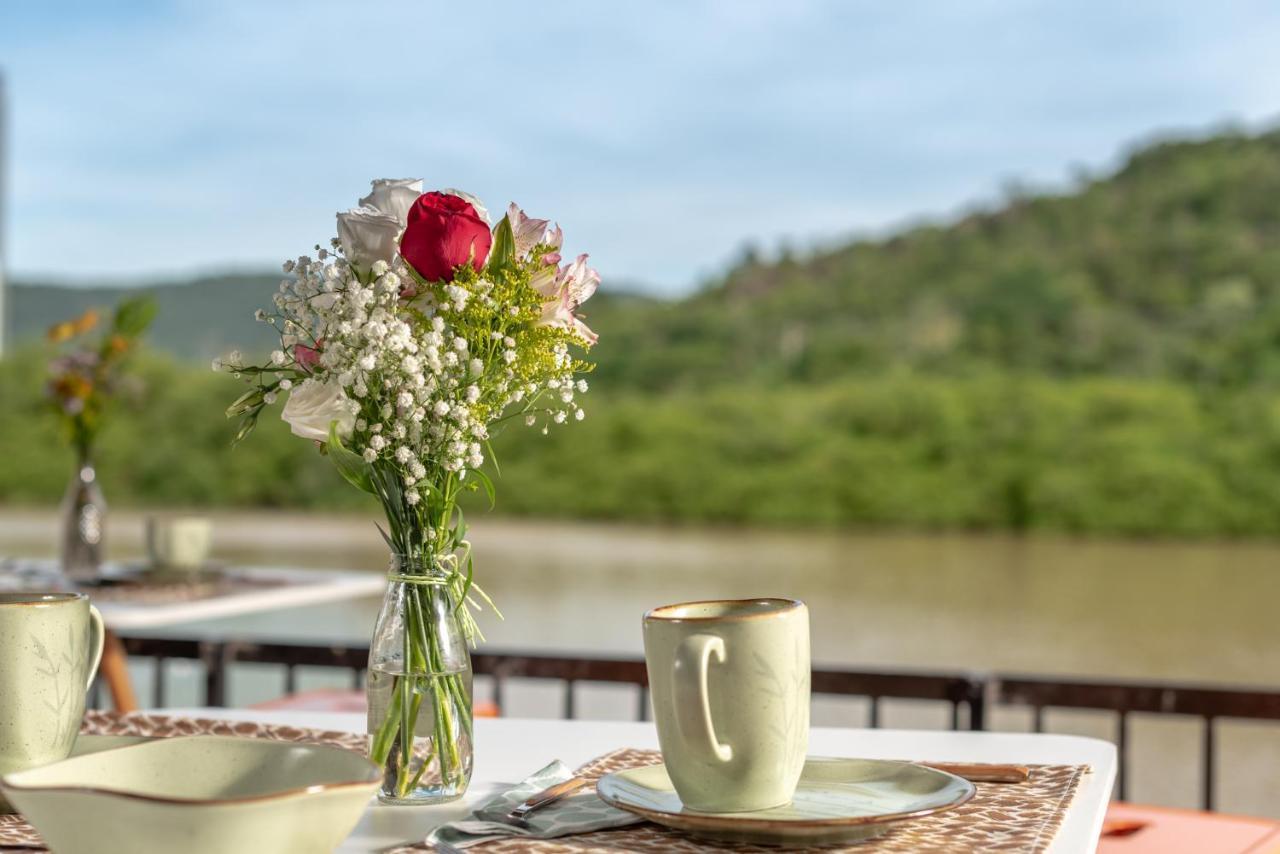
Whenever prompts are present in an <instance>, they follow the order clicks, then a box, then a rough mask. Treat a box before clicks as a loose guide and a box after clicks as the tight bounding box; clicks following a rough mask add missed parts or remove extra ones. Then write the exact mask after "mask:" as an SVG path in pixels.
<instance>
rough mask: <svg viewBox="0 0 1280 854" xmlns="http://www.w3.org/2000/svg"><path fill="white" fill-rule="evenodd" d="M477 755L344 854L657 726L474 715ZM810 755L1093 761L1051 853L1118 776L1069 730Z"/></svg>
mask: <svg viewBox="0 0 1280 854" xmlns="http://www.w3.org/2000/svg"><path fill="white" fill-rule="evenodd" d="M158 713H162V714H169V715H186V716H190V717H202V718H214V719H221V720H256V721H264V722H267V723H278V724H290V725H293V726H299V727H311V728H315V729H327V730H338V731H347V732H364V730H365V720H364V716H363V715H351V714H336V713H326V712H268V711H261V710H254V709H163V710H158ZM475 740H476V756H475V770H474V773H473V775H472V783H471V789H470V790H469V791H468V792H467V795H466V797H464V798H463V799H461V800H459V801H455V802H454V803H452V804H445V805H443V806H439V807H384V806H379V805H377V804H370V806H369V808H368V810H366V811H365V814H364V817H363V818H362V819H361V820H360V824H359V825H358V826H357V827H356V829H355V831H354V832H353V833H352V834H351V836H350V837H348V839H347V841H346V842H345V843H344V844H343V845H342V847H340V848H339V849H338V851H339V852H342V854H357V852H359V854H368V852H373V851H379V850H382V849H384V848H387V847H389V846H391V845H394V844H395V843H398V842H405V841H409V840H421V839H422V838H423V837H425V836H426V834H427V832H428V831H430V830H431V828H433V827H435V826H436V825H439V824H443V823H444V822H447V821H452V820H454V819H458V818H462V817H464V816H465V815H467V814H468V813H469V812H471V810H473V809H474V808H475V807H476V806H477V805H478V804H479V803H480V802H482V801H484V800H486V799H488V798H490V797H492V796H493V795H494V794H495V793H496V792H498V791H500V790H501V789H503V788H505V787H506V786H509V785H510V784H512V783H515V782H518V781H519V780H521V779H523V778H524V777H526V776H528V775H529V774H531V773H532V772H534V771H536V770H538V769H539V768H541V767H543V766H544V765H546V764H547V763H548V762H550V761H551V760H553V759H561V760H563V761H564V762H565V763H566V764H568V765H569V766H570V767H574V766H577V765H580V764H582V763H584V762H586V761H588V760H590V759H593V758H595V757H596V756H599V755H601V754H603V753H608V752H609V751H611V750H615V749H617V748H619V747H647V748H656V747H657V746H658V740H657V733H656V732H655V731H654V728H653V725H652V724H647V723H620V722H612V721H609V722H604V721H562V720H520V719H515V718H477V719H476V722H475ZM809 752H810V753H811V754H813V755H818V756H823V755H825V756H865V757H869V758H878V759H903V758H913V759H914V758H919V759H926V758H927V759H931V760H937V761H951V762H1013V763H1025V764H1088V765H1090V766H1091V767H1092V768H1093V773H1092V774H1088V775H1086V776H1085V777H1084V778H1083V780H1082V781H1081V784H1080V788H1079V789H1078V790H1077V792H1076V795H1075V798H1074V799H1073V801H1072V803H1071V807H1070V808H1069V809H1068V811H1067V815H1066V818H1065V819H1064V821H1063V824H1062V829H1061V831H1060V832H1059V833H1058V836H1057V838H1056V839H1055V840H1054V844H1053V847H1052V849H1051V850H1052V851H1054V852H1058V854H1082V852H1083V853H1084V854H1087V852H1092V851H1094V850H1095V849H1096V848H1097V844H1098V835H1099V833H1100V832H1101V830H1102V819H1103V816H1104V815H1105V813H1106V810H1107V803H1108V802H1109V800H1110V798H1111V787H1112V784H1113V783H1114V782H1115V776H1116V750H1115V747H1114V746H1113V745H1112V744H1110V743H1109V742H1105V741H1100V740H1098V739H1093V738H1082V737H1079V736H1071V735H1032V734H1028V733H996V732H934V731H923V730H909V731H908V730H867V729H831V728H822V727H819V728H815V729H814V730H813V731H812V733H811V734H810V738H809Z"/></svg>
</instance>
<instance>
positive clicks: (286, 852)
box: [0, 735, 380, 854]
mask: <svg viewBox="0 0 1280 854" xmlns="http://www.w3.org/2000/svg"><path fill="white" fill-rule="evenodd" d="M379 779H380V774H379V771H378V769H377V767H376V766H375V765H373V764H372V763H371V762H369V761H368V760H367V759H365V758H364V757H363V756H360V755H358V754H355V753H352V752H351V751H349V750H342V749H341V748H337V747H325V746H322V745H315V744H297V743H293V742H283V741H265V740H262V739H251V738H232V737H226V736H215V735H200V736H189V737H184V738H165V739H158V740H155V741H149V742H145V743H142V744H135V745H132V746H126V747H118V748H115V749H109V750H103V751H101V752H98V753H92V754H88V755H83V756H74V757H72V758H70V759H64V760H63V761H61V762H55V763H53V764H52V765H45V766H43V767H41V768H33V769H30V770H27V771H19V772H17V773H14V774H9V775H7V776H5V777H4V778H2V779H0V788H2V789H3V790H4V793H5V795H6V796H7V797H8V799H9V801H10V802H11V803H12V804H13V806H14V807H15V808H17V810H18V811H19V812H21V813H22V814H23V815H24V816H25V817H26V818H27V820H28V821H30V822H31V824H32V825H34V826H35V828H36V830H38V831H39V832H40V834H41V836H43V837H44V839H45V841H46V842H47V843H48V844H49V847H50V848H52V849H53V850H54V851H57V852H58V854H173V852H181V854H244V852H246V851H272V852H279V854H315V852H320V851H332V850H333V849H334V848H335V847H337V846H338V844H339V843H341V842H342V840H343V839H345V838H346V836H347V834H349V833H350V832H351V829H352V828H353V827H355V824H356V822H357V821H359V819H360V814H361V813H362V812H363V811H364V808H365V805H366V804H367V803H368V801H369V798H370V797H372V796H373V793H374V791H375V790H376V789H377V787H378V782H379Z"/></svg>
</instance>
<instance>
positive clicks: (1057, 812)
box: [0, 711, 1089, 854]
mask: <svg viewBox="0 0 1280 854" xmlns="http://www.w3.org/2000/svg"><path fill="white" fill-rule="evenodd" d="M80 731H81V732H83V733H87V734H91V735H141V736H149V737H153V738H168V737H172V736H179V735H237V736H243V737H248V738H267V739H273V740H275V741H307V742H315V743H319V744H330V745H333V746H335V747H343V748H346V749H348V750H352V751H355V752H357V753H363V752H364V751H365V746H366V742H367V739H366V736H364V735H361V734H356V733H349V732H336V731H324V730H314V729H303V728H300V727H291V726H281V725H278V724H264V723H255V722H248V721H237V722H230V721H211V720H200V719H195V718H175V717H169V716H166V715H154V714H145V713H133V714H128V715H120V714H117V713H114V712H101V711H90V712H88V713H86V715H85V721H84V725H83V726H82V727H81V730H80ZM660 761H661V755H660V754H659V753H658V752H657V751H655V750H636V749H631V748H626V749H622V750H616V751H614V752H612V753H608V754H606V755H604V756H601V757H599V758H597V759H594V760H592V761H591V762H589V763H587V764H586V765H584V766H582V767H581V768H580V769H579V770H578V773H580V774H582V775H584V776H586V777H588V778H591V779H598V778H599V777H601V776H603V775H604V774H607V773H609V772H611V771H619V770H622V769H624V768H638V767H640V766H642V765H653V764H655V763H657V762H660ZM1029 767H1030V770H1031V777H1030V779H1029V780H1028V781H1027V782H1026V783H1021V784H1008V783H1004V784H1002V783H978V784H976V785H977V787H978V794H977V796H976V797H974V799H973V800H971V801H970V802H969V803H967V804H965V805H964V806H961V807H958V808H956V809H954V810H950V811H948V812H944V813H941V814H939V815H936V816H931V817H928V818H923V819H920V820H918V821H914V822H907V823H904V824H903V825H902V826H901V827H899V828H897V829H895V830H892V831H890V832H889V833H887V834H886V835H884V836H882V837H879V838H877V839H873V840H870V841H867V842H863V843H861V844H859V845H856V846H849V847H844V848H841V847H834V848H831V847H829V848H824V849H822V850H824V851H828V852H832V851H850V852H856V854H943V852H946V854H968V853H969V852H973V854H976V853H977V852H986V851H1003V852H1025V854H1035V852H1040V851H1044V850H1046V849H1047V848H1048V847H1049V843H1050V842H1051V841H1052V840H1053V837H1054V834H1056V833H1057V831H1058V828H1059V827H1060V826H1061V824H1062V819H1063V816H1064V815H1065V814H1066V811H1067V807H1068V806H1070V804H1071V799H1072V797H1073V796H1074V795H1075V792H1076V789H1077V787H1078V786H1079V784H1080V778H1081V776H1082V775H1083V774H1086V773H1088V771H1089V768H1088V766H1085V765H1032V766H1029ZM41 850H44V847H43V844H42V842H41V840H40V836H39V835H38V834H37V833H36V832H35V830H34V829H33V828H32V827H31V825H29V824H27V823H26V821H25V820H23V818H22V817H21V816H16V815H0V851H6V852H7V851H41ZM428 850H430V848H429V847H427V846H425V845H418V846H409V847H405V848H399V849H396V852H410V851H428ZM470 850H474V851H477V852H483V854H605V852H609V854H615V852H629V851H641V852H645V851H649V852H676V854H705V852H717V851H718V852H725V851H734V852H776V851H777V849H776V848H765V847H760V846H750V845H733V844H721V843H704V842H699V841H697V840H694V839H691V838H689V837H686V836H684V835H682V834H679V833H676V832H674V831H670V830H667V829H665V828H661V827H658V826H656V825H652V824H640V825H636V826H634V827H629V828H624V829H621V830H607V831H598V832H596V833H586V834H582V835H581V836H572V837H566V838H563V839H555V840H526V839H518V840H517V839H503V840H497V841H494V842H487V843H485V844H483V845H478V846H476V847H475V848H473V849H470Z"/></svg>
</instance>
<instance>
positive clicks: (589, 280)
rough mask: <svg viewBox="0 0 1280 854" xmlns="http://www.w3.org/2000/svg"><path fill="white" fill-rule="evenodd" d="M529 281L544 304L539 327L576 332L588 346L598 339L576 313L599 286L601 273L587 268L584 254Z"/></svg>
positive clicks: (539, 273) (547, 269)
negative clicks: (543, 298) (557, 269)
mask: <svg viewBox="0 0 1280 854" xmlns="http://www.w3.org/2000/svg"><path fill="white" fill-rule="evenodd" d="M543 269H544V270H545V271H546V272H545V273H544V272H543V271H539V272H538V273H535V274H534V276H533V278H532V279H531V280H530V282H529V283H530V284H531V285H532V286H533V288H534V289H535V290H536V291H537V292H538V293H540V294H542V296H544V297H546V299H547V301H546V302H545V303H543V306H542V317H541V318H540V319H539V320H538V324H539V325H540V326H556V327H559V328H561V329H569V330H571V331H573V332H575V333H576V334H577V335H578V336H580V337H581V338H582V339H583V340H585V341H586V342H587V343H589V344H594V343H596V339H597V338H598V337H599V336H597V335H596V334H595V333H594V332H592V331H591V330H590V329H589V328H588V327H587V325H586V324H585V323H583V322H582V320H581V319H580V318H579V317H578V316H577V314H575V312H576V311H577V310H578V306H580V305H582V304H583V303H584V302H586V301H587V300H589V299H591V295H592V294H594V293H595V292H596V288H598V287H599V286H600V274H599V273H597V272H596V271H595V270H593V269H592V268H590V267H588V266H587V256H586V254H585V253H584V254H582V255H579V256H578V257H577V259H576V260H574V262H573V263H572V264H567V265H565V266H564V267H562V268H560V270H559V271H558V272H555V271H554V268H552V267H546V268H543Z"/></svg>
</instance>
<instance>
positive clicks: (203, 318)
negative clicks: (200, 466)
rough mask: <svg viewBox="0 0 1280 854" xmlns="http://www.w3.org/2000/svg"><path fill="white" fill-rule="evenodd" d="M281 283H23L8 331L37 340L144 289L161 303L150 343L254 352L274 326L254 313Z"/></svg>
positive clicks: (264, 278) (198, 352)
mask: <svg viewBox="0 0 1280 854" xmlns="http://www.w3.org/2000/svg"><path fill="white" fill-rule="evenodd" d="M279 282H280V277H279V276H277V275H240V276H215V277H209V278H203V279H197V280H195V281H191V282H179V283H172V284H160V285H150V286H147V287H144V288H141V289H139V288H123V287H111V288H94V287H62V286H58V285H55V284H35V283H21V282H19V283H16V284H14V285H12V286H11V287H10V290H9V318H8V320H9V335H10V336H12V340H14V341H15V342H17V344H19V345H21V344H22V343H24V342H31V341H35V340H38V339H39V338H40V337H41V336H42V335H43V334H44V331H45V330H46V329H48V328H49V327H50V326H51V325H53V324H54V323H57V322H58V321H61V320H66V319H67V318H69V317H73V316H75V315H77V314H80V313H81V312H83V311H85V310H86V309H89V308H101V307H103V306H110V305H114V304H115V303H116V302H119V301H120V299H122V298H123V297H124V295H125V294H133V293H137V292H138V290H144V291H147V292H148V293H150V294H152V295H153V296H154V297H155V299H156V303H157V305H158V306H159V308H160V313H159V315H157V317H156V321H155V323H154V325H153V326H152V328H151V332H150V333H149V334H148V340H149V341H150V343H151V346H152V347H153V348H155V349H158V350H162V351H164V352H166V353H169V354H171V355H174V356H177V357H178V358H180V359H186V360H191V361H197V360H198V361H202V362H206V361H208V360H210V359H212V358H213V357H214V356H216V355H218V354H220V353H224V352H226V351H227V350H229V349H231V348H232V347H239V348H240V349H242V350H247V351H256V350H260V349H263V348H265V347H268V346H270V345H271V343H272V336H271V334H270V330H269V329H265V328H264V327H262V326H261V325H260V324H256V323H254V322H253V312H254V309H256V308H260V307H262V306H264V305H267V304H268V303H269V302H270V300H271V295H272V294H273V293H275V289H276V285H277V284H279ZM246 320H247V321H248V322H246Z"/></svg>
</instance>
